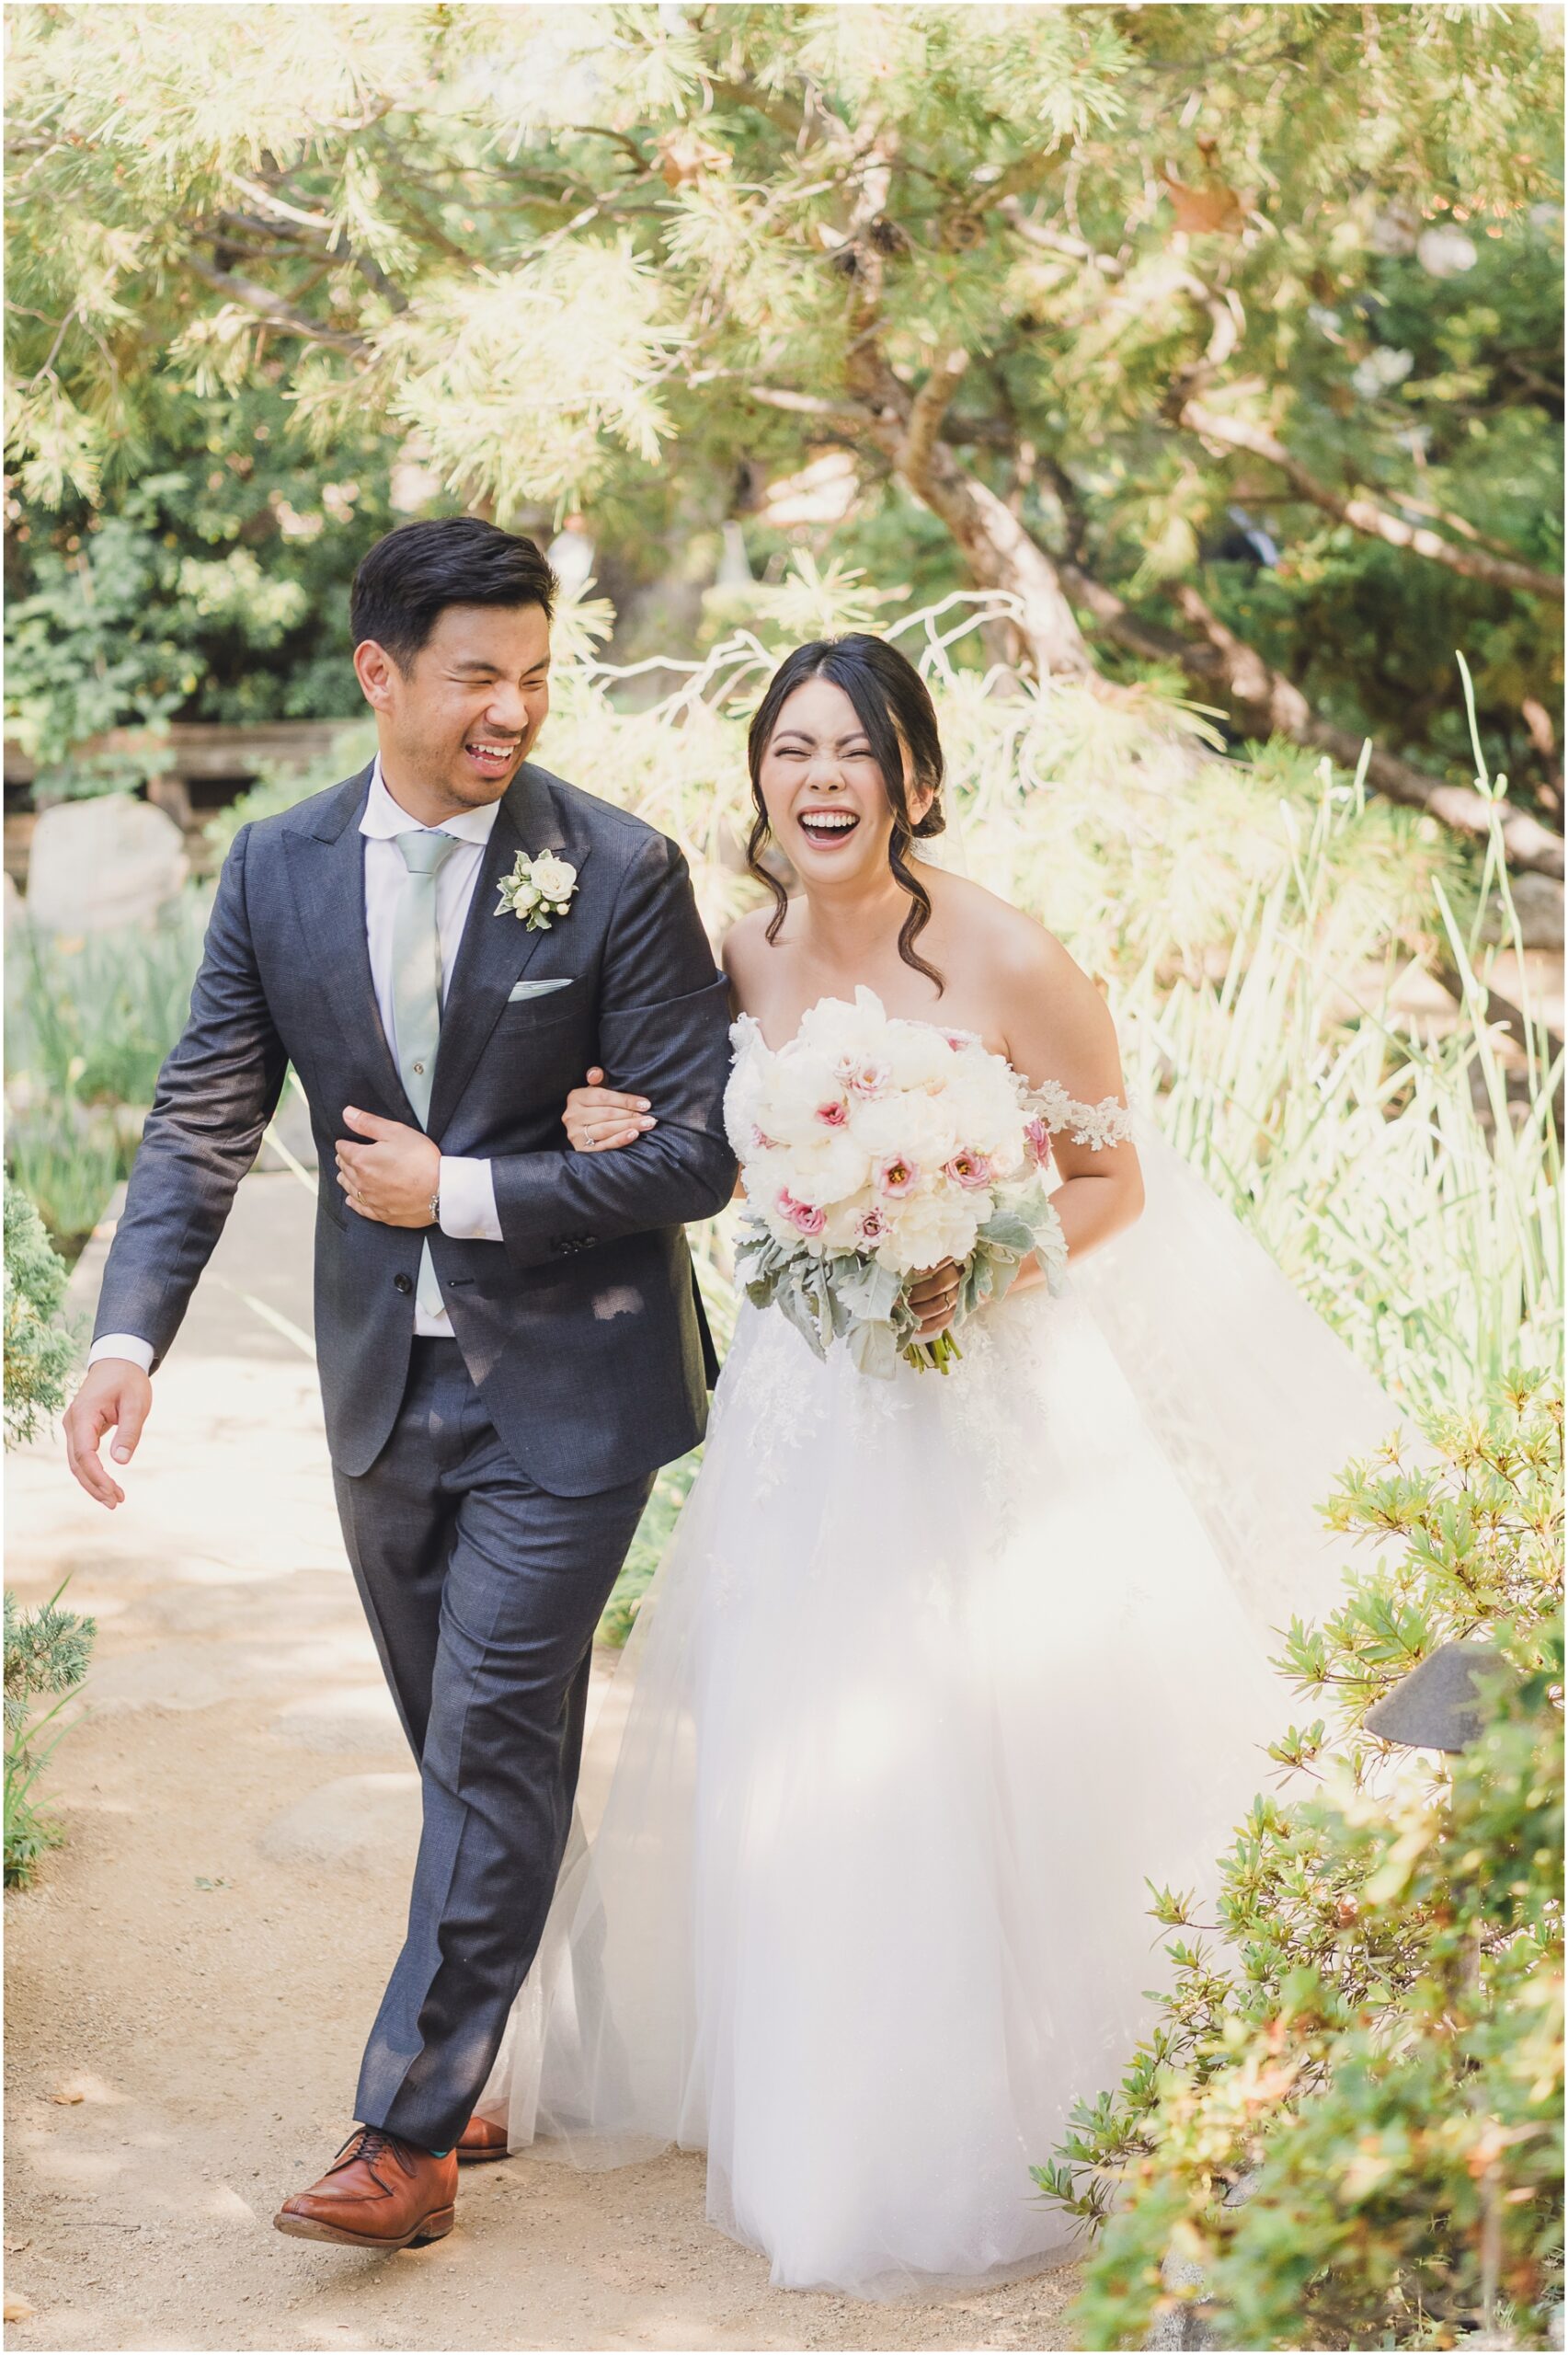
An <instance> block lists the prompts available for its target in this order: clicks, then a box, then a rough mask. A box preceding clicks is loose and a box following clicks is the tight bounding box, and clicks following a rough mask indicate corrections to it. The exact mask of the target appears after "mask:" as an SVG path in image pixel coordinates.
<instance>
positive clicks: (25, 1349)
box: [6, 1186, 76, 1447]
mask: <svg viewBox="0 0 1568 2355" xmlns="http://www.w3.org/2000/svg"><path fill="white" fill-rule="evenodd" d="M64 1299H65V1263H64V1261H63V1259H62V1258H61V1257H60V1255H59V1253H58V1252H57V1251H56V1250H55V1248H54V1246H53V1245H52V1243H51V1242H50V1239H49V1237H48V1235H46V1234H45V1232H44V1227H43V1221H42V1220H41V1219H40V1217H39V1214H38V1212H37V1211H36V1210H35V1209H34V1208H33V1205H32V1203H31V1202H30V1201H29V1200H28V1198H27V1196H26V1194H24V1193H23V1191H22V1190H21V1188H20V1187H19V1186H7V1187H6V1445H7V1446H8V1447H9V1446H15V1445H17V1444H18V1443H19V1442H21V1441H23V1440H29V1439H31V1438H32V1436H33V1434H34V1432H35V1431H36V1430H38V1427H39V1425H40V1422H47V1421H48V1419H49V1418H50V1417H51V1416H52V1415H57V1414H58V1413H59V1411H60V1409H61V1407H63V1405H64V1403H65V1378H66V1376H67V1374H68V1373H70V1371H71V1365H72V1361H73V1360H74V1357H75V1354H76V1345H75V1342H74V1340H73V1338H72V1337H71V1335H70V1334H69V1333H68V1332H67V1331H66V1330H65V1328H64V1327H63V1325H62V1323H61V1322H60V1312H61V1309H62V1307H63V1304H64Z"/></svg>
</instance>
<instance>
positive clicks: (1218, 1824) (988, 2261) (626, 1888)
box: [480, 1023, 1398, 2298]
mask: <svg viewBox="0 0 1568 2355" xmlns="http://www.w3.org/2000/svg"><path fill="white" fill-rule="evenodd" d="M737 1035H738V1051H739V1052H740V1053H741V1054H742V1055H745V1054H748V1053H752V1052H761V1053H765V1052H766V1051H767V1050H766V1048H765V1047H763V1046H761V1041H760V1037H759V1034H758V1033H757V1032H756V1030H755V1028H754V1026H750V1025H748V1024H744V1023H743V1024H741V1025H738V1027H737ZM1138 1142H1139V1149H1140V1154H1141V1155H1142V1157H1143V1160H1144V1167H1145V1177H1146V1180H1147V1182H1148V1187H1149V1195H1150V1202H1149V1209H1148V1211H1147V1212H1146V1214H1145V1218H1144V1220H1143V1221H1142V1222H1141V1223H1140V1225H1139V1228H1137V1229H1135V1230H1134V1231H1133V1232H1132V1233H1131V1234H1129V1235H1127V1236H1126V1237H1124V1238H1122V1239H1121V1240H1120V1241H1118V1242H1117V1243H1116V1244H1113V1245H1112V1246H1108V1247H1107V1248H1106V1249H1105V1250H1104V1251H1103V1252H1101V1253H1097V1254H1095V1255H1093V1257H1092V1258H1090V1259H1088V1260H1087V1261H1085V1263H1084V1265H1083V1267H1082V1271H1078V1270H1074V1272H1073V1273H1072V1275H1071V1276H1070V1279H1069V1281H1068V1283H1067V1286H1066V1289H1065V1290H1064V1291H1063V1292H1061V1293H1060V1294H1059V1295H1058V1296H1055V1297H1052V1296H1050V1295H1048V1294H1047V1293H1046V1292H1044V1291H1043V1290H1040V1291H1036V1292H1028V1293H1025V1294H1022V1295H1020V1297H1019V1298H1018V1299H1017V1300H1016V1301H1013V1302H1006V1301H1004V1302H1003V1303H1001V1305H1000V1306H998V1307H996V1308H995V1309H993V1310H990V1311H989V1312H987V1313H985V1314H984V1315H982V1317H980V1318H979V1319H977V1320H976V1321H975V1323H973V1324H972V1325H970V1326H969V1327H967V1328H966V1329H965V1331H964V1333H963V1336H962V1346H963V1349H964V1351H965V1355H964V1358H963V1361H962V1362H961V1363H960V1364H959V1365H958V1366H956V1368H955V1369H954V1370H953V1372H952V1373H950V1374H949V1375H948V1376H946V1377H945V1378H944V1377H941V1376H939V1375H936V1374H934V1373H916V1372H914V1371H913V1370H911V1369H908V1368H903V1367H900V1369H899V1371H898V1375H897V1376H896V1378H895V1379H894V1380H893V1381H891V1382H885V1381H879V1380H875V1379H870V1378H867V1377H865V1376H863V1375H861V1374H858V1373H856V1372H855V1371H854V1370H853V1366H852V1365H851V1363H850V1361H849V1359H848V1356H847V1354H846V1353H845V1351H844V1350H843V1349H842V1347H841V1345H840V1346H835V1348H834V1349H833V1350H832V1351H831V1352H830V1356H829V1358H828V1360H827V1361H826V1362H822V1361H818V1359H817V1358H816V1357H814V1356H813V1354H812V1352H811V1350H809V1348H808V1347H807V1344H806V1342H805V1341H804V1340H802V1339H801V1338H800V1337H799V1335H798V1334H797V1333H796V1332H795V1330H794V1329H793V1327H791V1326H790V1325H788V1324H787V1323H786V1322H785V1320H784V1317H783V1316H782V1315H778V1314H776V1313H774V1312H773V1311H758V1310H755V1309H751V1308H750V1307H745V1308H743V1309H742V1311H741V1315H740V1318H739V1323H738V1328H737V1332H736V1337H735V1342H734V1346H733V1348H732V1350H731V1351H730V1354H729V1358H728V1361H727V1364H726V1366H725V1370H724V1373H723V1377H722V1379H721V1381H720V1383H719V1386H718V1390H717V1393H716V1395H715V1402H714V1415H713V1422H712V1427H711V1430H710V1433H709V1437H708V1441H707V1447H706V1453H705V1457H704V1465H703V1468H702V1472H701V1475H700V1476H699V1478H698V1480H697V1482H696V1484H695V1486H694V1488H692V1493H691V1496H690V1498H689V1499H688V1501H687V1504H686V1506H685V1509H684V1511H683V1513H682V1515H681V1521H680V1523H679V1525H678V1528H677V1532H676V1535H675V1538H674V1541H673V1543H672V1544H671V1545H670V1551H669V1555H668V1557H667V1559H666V1560H665V1562H664V1564H663V1566H662V1568H661V1569H660V1571H659V1574H658V1580H657V1581H656V1583H655V1585H654V1587H653V1589H652V1590H651V1591H650V1593H649V1596H648V1598H647V1601H646V1602H645V1603H644V1606H643V1609H642V1611H641V1613H640V1614H639V1617H638V1620H637V1623H636V1626H635V1632H634V1636H633V1639H632V1642H631V1644H630V1645H629V1646H628V1649H627V1656H626V1658H625V1660H624V1664H623V1666H622V1668H621V1670H620V1671H619V1672H618V1675H617V1677H616V1680H615V1682H614V1684H613V1685H612V1687H611V1692H610V1697H609V1700H608V1701H607V1703H606V1704H605V1706H604V1707H603V1708H602V1710H601V1716H600V1718H599V1721H598V1726H597V1729H596V1731H595V1733H594V1734H593V1735H592V1737H591V1738H590V1741H589V1758H588V1760H587V1762H586V1763H585V1773H584V1784H583V1808H582V1816H581V1817H579V1821H578V1827H577V1828H576V1830H575V1832H574V1839H573V1844H572V1848H571V1850H570V1852H569V1853H568V1856H567V1865H566V1867H565V1869H564V1871H563V1874H562V1878H561V1884H560V1889H559V1891H558V1894H557V1897H556V1901H555V1907H554V1909H553V1911H552V1913H551V1917H550V1923H549V1926H548V1928H547V1930H546V1933H545V1937H544V1945H543V1946H542V1947H541V1950H540V1954H539V1957H538V1959H537V1961H536V1963H535V1966H534V1969H533V1970H532V1972H531V1973H530V1976H529V1980H528V1982H527V1984H526V1985H525V1987H524V1989H523V1991H522V1993H521V1996H520V1998H519V2001H518V2005H517V2008H516V2011H515V2013H514V2016H513V2019H512V2022H511V2025H510V2027H509V2032H508V2039H507V2043H506V2046H505V2048H504V2050H503V2051H502V2054H501V2057H500V2060H499V2061H498V2064H497V2068H496V2072H495V2074H494V2075H493V2077H492V2079H491V2082H490V2085H489V2086H488V2087H487V2088H486V2095H485V2097H484V2098H483V2099H482V2101H481V2103H480V2108H481V2110H482V2111H483V2112H484V2113H485V2114H486V2115H488V2116H490V2117H492V2118H497V2119H503V2120H505V2121H506V2122H507V2124H508V2126H509V2135H510V2141H511V2143H512V2146H513V2148H517V2147H520V2146H521V2145H523V2144H527V2143H533V2142H537V2146H538V2148H539V2150H540V2151H541V2153H553V2154H556V2155H560V2156H563V2157H565V2158H567V2159H570V2160H573V2161H575V2162H576V2163H577V2164H578V2165H589V2166H598V2165H615V2164H619V2163H623V2162H624V2161H627V2160H632V2159H635V2158H639V2157H644V2156H647V2155H649V2154H652V2153H654V2152H657V2151H658V2150H660V2149H663V2148H666V2147H668V2146H669V2145H670V2144H672V2143H675V2144H679V2145H681V2147H683V2148H688V2149H693V2150H701V2151H705V2152H706V2154H707V2162H708V2213H709V2215H710V2217H711V2218H712V2219H713V2221H714V2222H715V2223H716V2224H718V2225H720V2226H721V2227H722V2228H723V2230H724V2231H725V2232H727V2234H730V2235H731V2236H732V2237H733V2238H735V2239H736V2240H738V2241H740V2242H742V2243H744V2244H745V2245H746V2246H749V2247H751V2248H755V2249H757V2250H759V2251H761V2253H762V2254H764V2255H765V2256H766V2257H768V2258H769V2259H770V2260H771V2263H772V2269H773V2280H774V2282H775V2283H777V2284H780V2285H782V2286H784V2287H788V2288H793V2289H825V2290H833V2291H838V2292H846V2293H848V2294H850V2295H853V2296H856V2297H863V2298H878V2297H890V2296H897V2295H899V2294H903V2293H908V2292H921V2291H930V2290H931V2289H933V2287H938V2286H944V2285H948V2286H952V2285H960V2284H962V2285H969V2284H973V2283H975V2282H977V2281H982V2280H991V2279H998V2278H1005V2277H1006V2276H1008V2275H1010V2274H1015V2273H1021V2272H1027V2271H1030V2270H1034V2269H1038V2268H1040V2267H1043V2266H1046V2265H1048V2264H1050V2263H1051V2262H1053V2261H1054V2260H1055V2259H1056V2258H1058V2257H1061V2256H1063V2255H1066V2254H1068V2253H1070V2247H1071V2245H1072V2243H1071V2234H1070V2231H1069V2229H1068V2227H1067V2224H1066V2223H1065V2220H1064V2219H1063V2218H1062V2216H1061V2214H1060V2211H1057V2210H1054V2209H1052V2208H1050V2207H1049V2206H1047V2204H1045V2203H1044V2202H1043V2201H1042V2200H1040V2199H1039V2197H1038V2195H1037V2194H1036V2190H1035V2187H1034V2185H1033V2183H1032V2181H1031V2178H1030V2174H1029V2169H1030V2166H1031V2165H1032V2164H1034V2163H1036V2162H1039V2161H1041V2160H1044V2159H1047V2158H1048V2157H1049V2156H1050V2155H1051V2153H1052V2149H1053V2145H1054V2144H1055V2143H1056V2142H1057V2141H1058V2139H1059V2136H1060V2134H1061V2131H1062V2130H1063V2127H1064V2124H1065V2122H1066V2119H1067V2117H1068V2113H1069V2112H1070V2108H1072V2106H1073V2104H1074V2103H1075V2102H1076V2101H1078V2100H1081V2099H1083V2098H1092V2097H1093V2096H1095V2095H1096V2094H1097V2093H1099V2092H1100V2091H1101V2090H1102V2089H1103V2088H1104V2087H1106V2086H1108V2085H1113V2084H1114V2083H1115V2082H1116V2078H1117V2076H1118V2075H1119V2074H1120V2072H1121V2070H1122V2068H1123V2066H1124V2065H1125V2063H1126V2062H1127V2057H1128V2055H1129V2051H1130V2049H1131V2047H1132V2045H1133V2043H1134V2041H1135V2040H1136V2039H1137V2037H1138V2036H1139V2032H1140V2030H1141V2029H1142V2028H1144V2027H1146V2026H1147V2024H1148V2018H1149V2014H1150V2005H1149V2004H1148V2002H1147V2000H1146V1998H1145V1995H1144V1993H1143V1991H1144V1990H1145V1989H1146V1988H1149V1987H1150V1986H1151V1985H1153V1983H1154V1982H1155V1981H1156V1980H1157V1979H1159V1978H1160V1977H1162V1975H1163V1968H1164V1966H1163V1963H1162V1958H1161V1956H1160V1953H1159V1951H1158V1945H1159V1934H1158V1932H1157V1931H1156V1930H1155V1927H1154V1925H1153V1924H1151V1922H1150V1919H1149V1916H1148V1913H1147V1911H1146V1908H1147V1906H1148V1903H1149V1891H1148V1888H1147V1886H1146V1877H1147V1878H1150V1879H1153V1880H1155V1881H1157V1882H1164V1883H1169V1884H1172V1885H1174V1886H1177V1887H1182V1888H1191V1887H1194V1886H1196V1887H1199V1888H1202V1887H1206V1886H1211V1885H1212V1883H1213V1880H1214V1878H1215V1875H1214V1864H1215V1859H1216V1857H1217V1855H1219V1853H1220V1851H1221V1850H1222V1849H1223V1848H1224V1847H1225V1846H1226V1845H1227V1844H1228V1841H1229V1837H1230V1830H1231V1827H1232V1825H1233V1823H1234V1822H1235V1821H1236V1820H1237V1819H1238V1818H1239V1817H1240V1815H1241V1814H1242V1811H1243V1810H1244V1809H1245V1808H1246V1807H1247V1806H1248V1804H1249V1802H1250V1800H1251V1798H1252V1797H1253V1793H1254V1792H1255V1791H1257V1790H1258V1789H1260V1788H1262V1787H1265V1785H1266V1783H1267V1778H1268V1772H1269V1769H1268V1766H1267V1762H1266V1761H1265V1759H1264V1758H1263V1757H1262V1755H1261V1752H1260V1745H1262V1744H1263V1743H1265V1741H1267V1740H1270V1739H1271V1738H1273V1737H1274V1736H1276V1735H1277V1734H1278V1733H1279V1732H1280V1731H1281V1730H1282V1729H1283V1728H1284V1727H1285V1725H1286V1724H1287V1723H1288V1721H1289V1718H1290V1717H1291V1715H1292V1706H1291V1696H1290V1694H1289V1693H1288V1689H1287V1688H1286V1687H1285V1686H1284V1685H1283V1684H1282V1683H1280V1682H1279V1681H1278V1680H1277V1679H1276V1677H1275V1676H1274V1675H1273V1674H1272V1673H1271V1671H1269V1669H1268V1666H1267V1657H1266V1656H1267V1653H1268V1650H1269V1649H1270V1648H1271V1646H1272V1637H1271V1633H1270V1631H1271V1629H1272V1628H1273V1627H1274V1626H1278V1625H1281V1624H1284V1623H1285V1622H1286V1621H1288V1618H1289V1617H1290V1616H1291V1615H1292V1614H1296V1613H1300V1614H1312V1613H1314V1612H1317V1611H1320V1610H1322V1609H1323V1608H1325V1607H1327V1606H1328V1605H1329V1604H1330V1603H1332V1601H1333V1594H1334V1591H1335V1587H1336V1584H1337V1576H1338V1563H1339V1561H1340V1559H1341V1558H1342V1557H1341V1556H1336V1555H1335V1554H1334V1553H1333V1551H1332V1550H1330V1551H1325V1541H1324V1539H1323V1537H1322V1530H1321V1523H1320V1522H1319V1520H1318V1518H1317V1516H1316V1514H1315V1513H1314V1511H1313V1506H1314V1503H1315V1502H1316V1501H1317V1500H1318V1499H1321V1498H1322V1496H1323V1495H1324V1494H1326V1492H1327V1490H1328V1488H1329V1487H1330V1486H1331V1485H1332V1483H1333V1477H1334V1476H1335V1474H1336V1473H1337V1471H1338V1469H1339V1467H1340V1465H1341V1464H1342V1463H1343V1462H1344V1461H1345V1458H1346V1457H1347V1456H1349V1455H1351V1454H1353V1453H1363V1454H1365V1453H1370V1452H1371V1450H1372V1449H1373V1448H1375V1447H1376V1446H1377V1444H1378V1443H1379V1441H1380V1440H1381V1439H1382V1438H1383V1437H1385V1436H1386V1435H1387V1433H1388V1432H1389V1430H1391V1428H1392V1427H1393V1426H1394V1424H1395V1423H1396V1422H1397V1420H1398V1416H1397V1413H1396V1410H1395V1409H1394V1408H1393V1407H1391V1405H1390V1402H1389V1401H1388V1399H1387V1398H1386V1397H1385V1396H1384V1395H1383V1394H1382V1392H1381V1391H1379V1389H1378V1387H1377V1385H1376V1384H1374V1383H1373V1382H1371V1381H1370V1379H1369V1378H1368V1376H1367V1375H1366V1374H1365V1373H1362V1372H1361V1370H1360V1369H1359V1368H1358V1367H1357V1365H1356V1362H1355V1361H1354V1360H1353V1359H1352V1358H1351V1356H1350V1355H1349V1353H1348V1351H1347V1350H1345V1348H1344V1347H1343V1345H1342V1344H1341V1343H1340V1342H1339V1341H1338V1340H1337V1339H1336V1338H1334V1337H1333V1334H1331V1333H1330V1332H1329V1330H1328V1328H1327V1327H1325V1326H1323V1325H1322V1324H1321V1323H1320V1322H1319V1320H1318V1319H1317V1318H1316V1317H1315V1316H1314V1315H1312V1314H1311V1312H1310V1310H1308V1309H1307V1308H1306V1307H1305V1306H1304V1305H1303V1304H1302V1303H1301V1302H1300V1301H1299V1298H1298V1296H1297V1295H1296V1294H1295V1292H1293V1291H1292V1290H1291V1288H1290V1286H1289V1284H1288V1282H1287V1281H1286V1280H1285V1279H1284V1277H1283V1276H1281V1275H1280V1274H1279V1272H1278V1271H1277V1269H1276V1268H1275V1267H1274V1265H1273V1263H1272V1261H1270V1260H1269V1259H1268V1258H1267V1257H1266V1256H1265V1253H1264V1252H1263V1251H1262V1250H1261V1248H1259V1246H1256V1245H1255V1244H1254V1243H1253V1242H1252V1240H1251V1239H1250V1238H1249V1237H1248V1236H1247V1235H1245V1234H1244V1233H1243V1231H1242V1229H1241V1228H1240V1227H1239V1226H1238V1225H1237V1224H1236V1223H1235V1222H1234V1221H1233V1220H1232V1219H1231V1218H1230V1216H1229V1214H1228V1213H1227V1212H1224V1211H1223V1210H1222V1209H1221V1208H1220V1206H1219V1204H1218V1203H1217V1202H1216V1201H1215V1200H1214V1198H1213V1197H1212V1195H1210V1194H1209V1193H1208V1192H1207V1189H1205V1188H1204V1187H1203V1186H1202V1185H1201V1183H1200V1182H1199V1181H1198V1179H1197V1178H1196V1177H1194V1176H1193V1175H1192V1173H1191V1172H1190V1171H1189V1170H1188V1169H1187V1168H1186V1167H1185V1164H1183V1163H1182V1162H1181V1161H1180V1160H1179V1159H1178V1158H1177V1157H1176V1156H1175V1155H1173V1153H1171V1151H1170V1149H1169V1148H1168V1147H1166V1146H1164V1145H1163V1144H1162V1143H1161V1141H1160V1140H1159V1139H1158V1137H1157V1136H1155V1135H1154V1134H1153V1133H1152V1132H1149V1131H1147V1130H1146V1129H1145V1127H1144V1126H1142V1125H1141V1124H1140V1126H1139V1131H1138ZM628 1690H629V1700H628V1698H627V1694H628ZM606 1787H607V1788H608V1798H607V1801H604V1802H603V1811H602V1819H601V1821H599V1822H598V1824H597V1828H596V1829H594V1830H593V1831H592V1837H591V1840H590V1841H589V1840H588V1839H586V1838H585V1836H584V1832H583V1823H582V1819H583V1817H586V1818H588V1819H589V1821H590V1822H591V1819H592V1817H593V1816H594V1815H595V1814H596V1813H597V1811H598V1809H599V1806H600V1804H601V1799H602V1795H603V1792H604V1790H605V1788H606Z"/></svg>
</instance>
